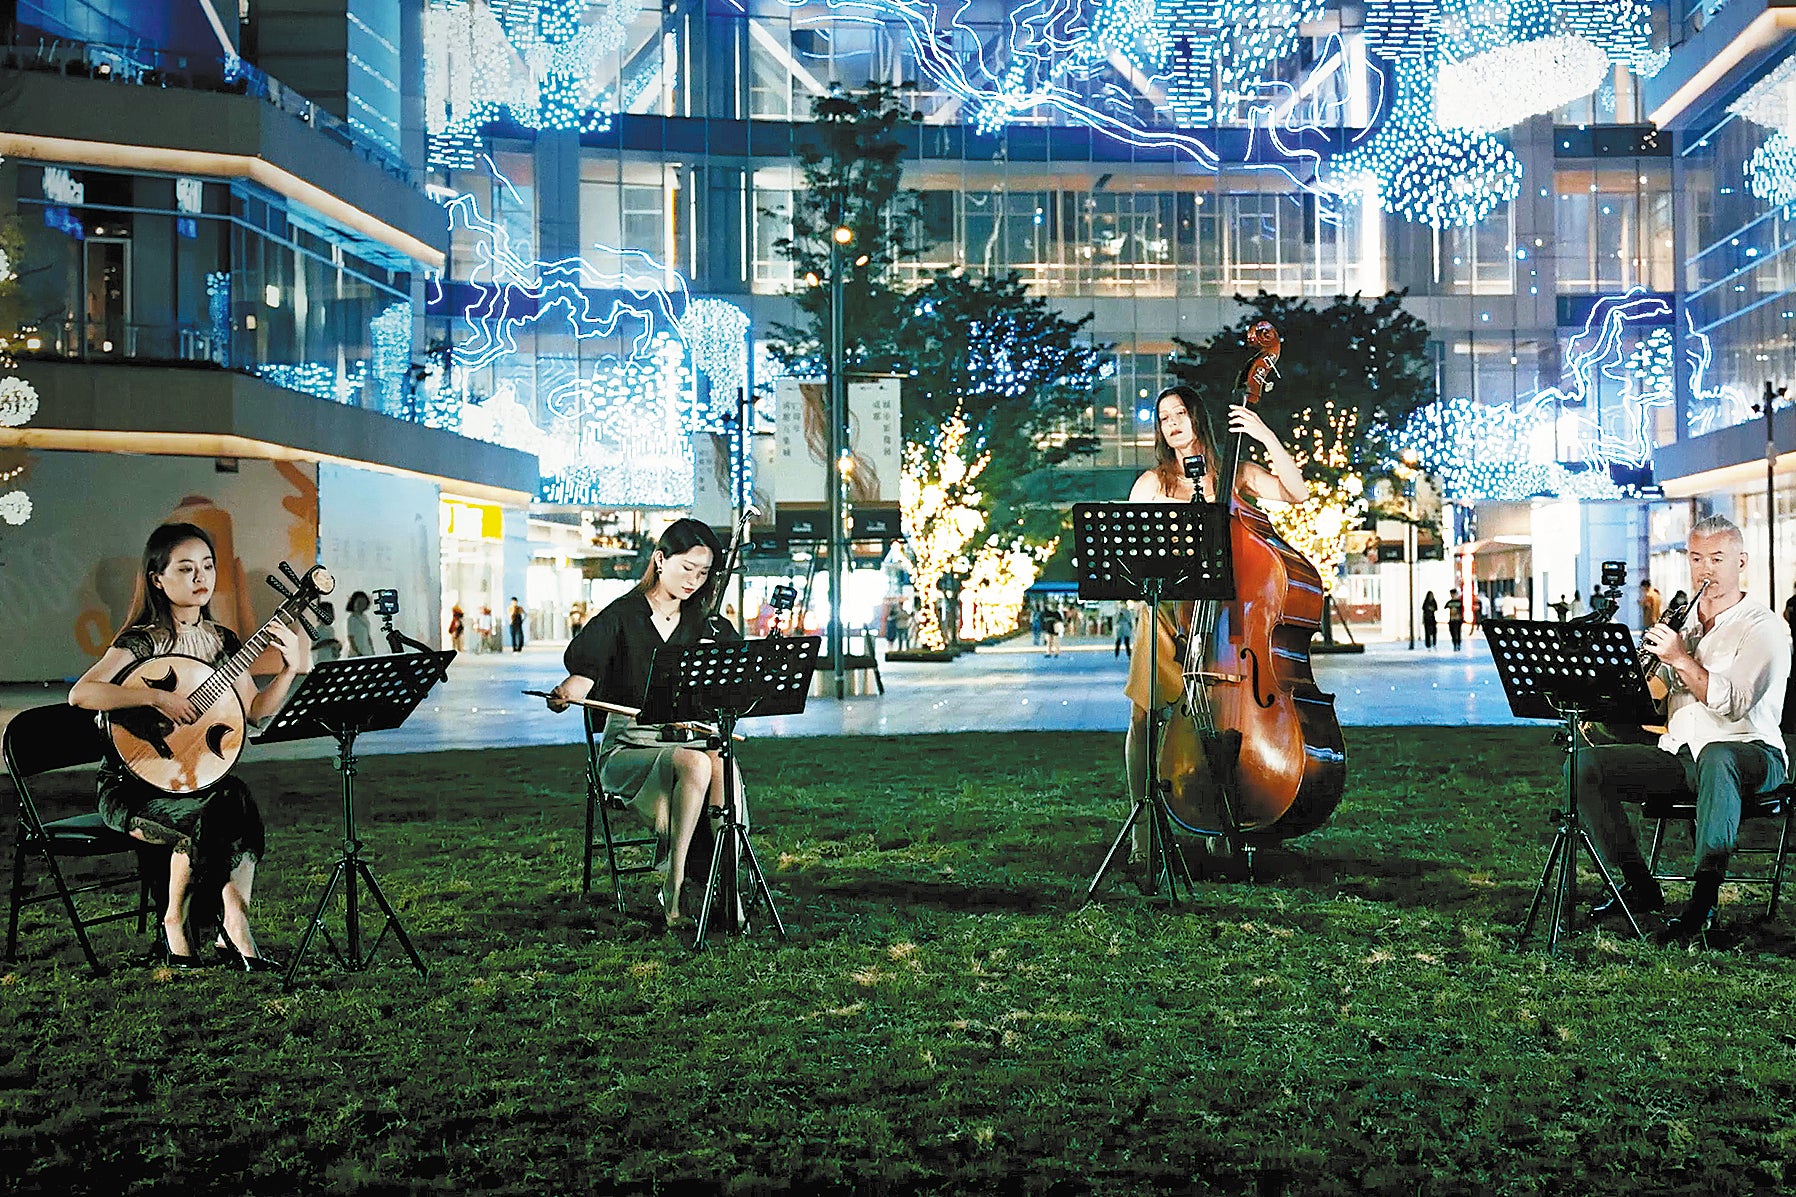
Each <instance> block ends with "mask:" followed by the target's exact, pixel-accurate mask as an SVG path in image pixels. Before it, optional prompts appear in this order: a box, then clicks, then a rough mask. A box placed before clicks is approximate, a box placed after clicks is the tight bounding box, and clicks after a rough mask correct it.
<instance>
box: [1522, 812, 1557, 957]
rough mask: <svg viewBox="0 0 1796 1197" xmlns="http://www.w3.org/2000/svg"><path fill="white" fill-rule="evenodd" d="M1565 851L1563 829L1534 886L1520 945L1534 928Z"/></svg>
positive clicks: (1554, 841)
mask: <svg viewBox="0 0 1796 1197" xmlns="http://www.w3.org/2000/svg"><path fill="white" fill-rule="evenodd" d="M1563 851H1565V833H1564V832H1563V831H1562V832H1560V833H1559V834H1558V835H1556V836H1554V837H1553V846H1552V848H1551V849H1550V850H1549V851H1548V852H1547V863H1546V867H1545V868H1543V869H1541V870H1540V883H1539V884H1537V885H1536V886H1535V887H1534V900H1533V901H1532V902H1529V903H1528V917H1527V918H1526V919H1524V920H1523V921H1522V933H1521V935H1519V936H1517V937H1516V944H1517V945H1518V946H1519V945H1521V944H1523V943H1526V942H1527V940H1528V936H1529V935H1530V934H1531V933H1532V932H1533V930H1534V920H1535V918H1536V917H1538V916H1539V914H1540V906H1541V903H1542V901H1544V900H1545V898H1546V894H1547V885H1548V883H1549V881H1550V880H1551V879H1552V877H1553V866H1554V865H1556V864H1558V863H1559V854H1560V853H1561V852H1563Z"/></svg>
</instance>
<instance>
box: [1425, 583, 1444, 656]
mask: <svg viewBox="0 0 1796 1197" xmlns="http://www.w3.org/2000/svg"><path fill="white" fill-rule="evenodd" d="M1440 606H1441V605H1440V602H1439V600H1437V599H1436V598H1435V597H1434V591H1432V590H1430V591H1429V592H1428V593H1427V594H1425V595H1423V596H1422V647H1423V648H1433V647H1435V646H1436V645H1438V644H1439V643H1440V639H1441V629H1440V616H1439V614H1438V613H1439V611H1440Z"/></svg>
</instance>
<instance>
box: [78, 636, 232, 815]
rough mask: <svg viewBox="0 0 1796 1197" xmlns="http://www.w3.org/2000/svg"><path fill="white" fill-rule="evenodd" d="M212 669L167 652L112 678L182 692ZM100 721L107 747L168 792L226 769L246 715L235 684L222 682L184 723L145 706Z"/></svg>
mask: <svg viewBox="0 0 1796 1197" xmlns="http://www.w3.org/2000/svg"><path fill="white" fill-rule="evenodd" d="M215 672H217V670H216V668H215V667H214V666H213V665H211V664H209V663H207V662H205V661H202V660H200V659H199V658H198V657H188V656H182V655H179V654H175V653H168V654H164V655H162V656H156V657H146V658H145V659H143V660H141V661H139V662H137V663H136V664H135V665H133V666H131V667H130V668H129V669H127V670H125V671H124V672H123V673H122V674H120V675H119V676H118V677H117V678H116V679H115V682H116V684H117V685H120V686H125V687H130V688H137V689H143V690H161V691H163V692H164V693H168V694H178V695H181V696H183V697H185V696H187V695H190V694H192V693H193V691H194V689H195V688H196V687H198V686H199V685H200V684H201V683H202V682H204V681H206V679H208V678H210V677H211V676H212V675H213V674H214V673H215ZM106 724H107V734H108V735H109V736H110V737H111V740H112V748H113V751H114V752H115V753H117V754H118V758H119V761H120V762H121V763H122V764H123V765H124V766H125V768H126V769H128V770H130V771H131V774H132V776H134V777H136V778H138V779H139V780H141V781H144V782H147V783H149V784H150V785H153V786H155V787H156V788H157V789H161V790H166V791H168V792H169V793H171V794H189V793H192V792H193V791H195V790H203V789H205V788H206V787H207V786H209V785H211V784H212V783H213V782H216V781H217V780H218V779H219V778H221V777H223V776H224V775H225V774H227V773H229V772H230V771H231V767H232V766H234V765H235V764H236V763H237V758H238V757H239V756H241V755H242V754H243V732H244V728H245V727H246V726H247V724H248V719H247V718H246V717H245V714H244V710H243V699H242V697H241V696H239V695H238V693H237V688H236V687H235V686H225V687H224V688H223V693H222V694H220V696H219V697H218V699H217V700H216V701H215V702H213V704H212V705H211V706H210V707H209V708H208V709H206V710H204V711H201V712H200V717H199V718H198V719H197V720H195V721H194V722H192V723H189V724H187V725H185V726H182V725H180V724H177V723H175V722H174V720H172V719H170V718H168V717H167V716H166V715H164V714H163V713H162V712H161V711H158V710H157V709H156V708H155V707H147V706H146V707H125V708H121V709H119V710H115V711H111V712H109V713H108V715H107V719H106Z"/></svg>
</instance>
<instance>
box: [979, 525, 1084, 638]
mask: <svg viewBox="0 0 1796 1197" xmlns="http://www.w3.org/2000/svg"><path fill="white" fill-rule="evenodd" d="M1059 544H1060V540H1059V538H1058V537H1056V538H1055V539H1053V540H1051V541H1049V542H1048V543H1047V544H1045V545H1031V544H1027V543H1025V542H1024V541H1022V540H1020V539H1018V540H1015V541H1012V542H1010V543H1008V544H1006V543H1003V542H1002V541H1000V540H998V539H997V538H996V537H993V538H991V539H989V540H987V541H986V543H985V544H983V545H981V546H979V551H978V552H977V553H975V554H974V555H973V568H972V569H971V570H970V571H969V572H968V574H967V580H966V584H965V585H964V586H963V587H962V588H961V592H960V609H961V629H962V631H963V632H964V633H965V634H966V636H967V638H968V639H971V640H987V639H990V638H992V637H994V636H1003V635H1007V634H1008V633H1010V632H1014V631H1015V630H1016V628H1017V623H1018V620H1019V619H1020V618H1021V617H1022V614H1023V595H1024V594H1025V593H1026V592H1027V591H1028V589H1029V587H1031V586H1033V585H1035V579H1036V578H1038V577H1040V576H1041V566H1042V562H1044V561H1046V560H1047V559H1048V558H1049V557H1052V556H1053V555H1054V550H1055V549H1056V548H1057V547H1059Z"/></svg>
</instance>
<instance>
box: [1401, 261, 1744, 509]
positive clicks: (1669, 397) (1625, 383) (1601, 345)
mask: <svg viewBox="0 0 1796 1197" xmlns="http://www.w3.org/2000/svg"><path fill="white" fill-rule="evenodd" d="M1673 319H1674V312H1673V308H1672V305H1671V303H1670V301H1669V300H1667V299H1666V298H1665V297H1664V296H1662V295H1657V294H1654V293H1652V292H1649V291H1646V290H1644V289H1643V288H1635V289H1633V290H1631V291H1629V292H1628V293H1626V294H1625V295H1620V296H1604V297H1602V298H1600V299H1598V300H1597V302H1596V303H1595V304H1594V305H1593V306H1592V308H1591V312H1590V315H1589V317H1588V318H1587V319H1586V320H1585V323H1584V327H1583V329H1582V330H1580V331H1579V332H1578V333H1577V334H1576V335H1575V336H1573V337H1572V338H1571V340H1570V342H1569V343H1568V344H1567V346H1566V350H1565V375H1566V378H1567V379H1568V380H1569V384H1570V385H1569V386H1568V387H1565V388H1561V387H1545V388H1542V389H1540V390H1537V391H1534V392H1531V393H1530V394H1527V395H1524V396H1521V397H1519V398H1518V399H1517V400H1516V402H1515V403H1513V404H1509V403H1491V404H1484V403H1476V402H1474V401H1472V400H1470V399H1467V398H1464V397H1455V398H1448V399H1442V400H1439V401H1437V402H1435V403H1433V404H1430V405H1429V406H1428V407H1426V408H1423V409H1421V410H1419V411H1417V412H1415V413H1414V414H1413V415H1412V416H1411V417H1410V419H1409V421H1408V422H1407V423H1406V424H1405V425H1404V428H1403V430H1402V433H1401V434H1400V435H1399V437H1398V445H1399V447H1403V448H1413V449H1415V450H1416V451H1417V452H1418V453H1419V454H1420V455H1421V459H1422V462H1423V466H1424V468H1425V469H1427V470H1428V471H1429V473H1431V474H1433V475H1435V476H1436V478H1437V479H1439V481H1440V483H1441V486H1442V493H1443V494H1444V495H1445V496H1446V497H1447V498H1449V499H1453V500H1456V501H1461V502H1471V501H1476V500H1497V501H1514V500H1519V499H1526V498H1530V497H1536V496H1559V497H1566V498H1615V497H1618V496H1619V495H1621V494H1622V491H1621V490H1620V489H1619V488H1618V487H1617V486H1616V485H1615V484H1614V482H1613V481H1612V480H1611V479H1612V474H1611V468H1612V467H1615V468H1617V469H1618V470H1620V471H1627V472H1638V471H1639V470H1642V469H1646V468H1649V467H1650V466H1651V465H1652V456H1653V445H1654V441H1655V439H1657V438H1656V437H1655V436H1654V431H1655V424H1656V423H1657V422H1658V418H1659V413H1661V412H1663V411H1664V410H1666V409H1669V408H1671V407H1672V406H1673V404H1674V402H1675V386H1676V382H1675V377H1674V371H1673V364H1672V355H1673V353H1674V352H1675V346H1674V338H1673V335H1672V333H1673V329H1674V327H1675V325H1674V323H1673ZM1683 342H1684V353H1685V355H1686V369H1687V371H1688V374H1689V384H1690V388H1691V408H1690V422H1691V434H1692V435H1700V434H1701V432H1704V431H1708V430H1710V429H1711V428H1713V427H1722V426H1724V425H1725V424H1726V423H1729V422H1734V421H1733V417H1736V416H1737V415H1738V413H1739V412H1740V411H1742V410H1743V409H1744V408H1745V406H1746V405H1745V403H1744V401H1743V400H1742V399H1741V398H1740V396H1739V395H1738V394H1737V393H1736V392H1734V391H1733V390H1732V389H1731V388H1728V387H1722V386H1715V385H1713V384H1711V383H1710V381H1709V379H1708V370H1709V366H1710V363H1711V360H1712V356H1711V349H1710V345H1709V338H1708V337H1706V336H1704V335H1703V334H1702V333H1700V332H1697V331H1696V328H1695V326H1694V325H1692V324H1691V323H1690V322H1689V315H1688V313H1686V314H1685V323H1684V337H1683ZM1605 380H1606V381H1607V383H1608V386H1607V387H1606V388H1605V387H1604V386H1603V384H1604V382H1605ZM1604 390H1607V391H1608V394H1606V395H1605V394H1604V393H1603V391H1604Z"/></svg>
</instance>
